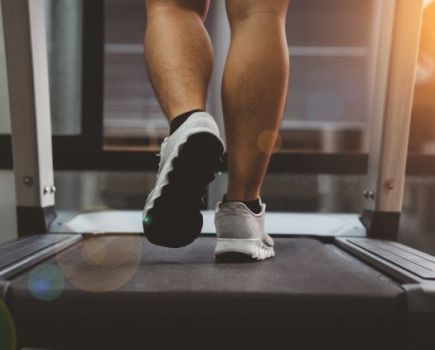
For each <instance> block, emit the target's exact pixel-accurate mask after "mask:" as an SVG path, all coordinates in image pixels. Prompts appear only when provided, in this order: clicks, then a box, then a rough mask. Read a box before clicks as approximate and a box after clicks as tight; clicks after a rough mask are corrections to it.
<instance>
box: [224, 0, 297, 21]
mask: <svg viewBox="0 0 435 350" xmlns="http://www.w3.org/2000/svg"><path fill="white" fill-rule="evenodd" d="M226 4H227V12H228V19H229V21H230V23H237V22H240V21H244V20H245V19H248V18H251V17H253V16H258V15H268V16H272V17H274V18H276V19H285V18H286V16H287V10H288V4H289V0H269V1H264V0H243V1H241V0H227V2H226Z"/></svg>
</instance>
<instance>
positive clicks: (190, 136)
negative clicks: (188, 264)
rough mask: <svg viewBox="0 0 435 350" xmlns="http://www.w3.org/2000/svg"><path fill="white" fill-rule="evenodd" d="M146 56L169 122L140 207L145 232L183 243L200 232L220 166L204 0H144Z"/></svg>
mask: <svg viewBox="0 0 435 350" xmlns="http://www.w3.org/2000/svg"><path fill="white" fill-rule="evenodd" d="M146 5H147V14H148V26H147V31H146V34H145V55H146V62H147V66H148V72H149V76H150V78H151V81H152V83H153V87H154V91H155V93H156V95H157V98H158V100H159V102H160V105H161V107H162V109H163V111H164V112H165V114H166V116H167V117H168V119H169V120H170V122H171V130H170V134H171V135H170V136H169V137H168V138H166V140H165V141H164V142H163V144H162V147H161V151H160V157H161V161H160V167H159V172H158V176H157V179H156V184H155V187H154V189H153V190H152V191H151V192H150V194H149V195H148V198H147V201H146V203H145V208H144V212H143V227H144V233H145V235H146V236H147V237H148V239H149V240H150V241H151V242H152V243H154V244H158V245H163V246H167V247H181V246H184V245H187V244H189V243H191V242H192V241H193V240H194V239H195V238H196V237H198V235H199V234H200V233H201V229H202V223H203V219H202V215H201V209H202V206H203V204H204V203H203V198H204V195H205V193H206V189H207V185H208V184H209V183H210V182H211V181H212V180H213V178H214V173H215V172H216V171H217V169H219V167H220V165H221V161H222V159H221V156H222V153H223V151H224V144H223V141H222V139H221V138H220V135H219V128H218V126H217V124H216V121H215V120H214V118H213V117H212V116H211V115H210V114H208V113H205V112H195V111H197V110H202V111H204V110H205V105H206V96H207V86H208V82H209V79H210V75H211V71H212V66H213V52H212V47H211V43H210V39H209V36H208V34H207V31H206V30H205V27H204V24H203V19H204V18H205V15H206V13H207V10H208V5H209V3H208V0H146Z"/></svg>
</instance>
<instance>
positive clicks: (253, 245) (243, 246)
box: [215, 202, 275, 261]
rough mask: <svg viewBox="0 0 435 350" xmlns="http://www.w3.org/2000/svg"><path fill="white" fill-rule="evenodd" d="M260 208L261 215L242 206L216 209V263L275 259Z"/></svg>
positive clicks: (225, 205)
mask: <svg viewBox="0 0 435 350" xmlns="http://www.w3.org/2000/svg"><path fill="white" fill-rule="evenodd" d="M261 206H262V210H261V213H259V214H254V213H253V212H252V211H251V210H249V208H248V207H247V206H246V205H245V204H244V203H242V202H225V203H222V202H219V203H218V204H217V205H216V210H215V226H216V236H217V242H216V249H215V258H216V260H218V261H244V260H265V259H268V258H272V257H274V256H275V251H274V248H273V247H274V242H273V239H272V237H270V236H269V235H268V234H266V233H265V230H264V219H265V216H266V204H264V203H261Z"/></svg>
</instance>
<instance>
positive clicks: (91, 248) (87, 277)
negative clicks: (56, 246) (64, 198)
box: [57, 235, 143, 293]
mask: <svg viewBox="0 0 435 350" xmlns="http://www.w3.org/2000/svg"><path fill="white" fill-rule="evenodd" d="M142 244H143V241H142V238H141V237H140V236H133V235H131V236H130V235H125V236H93V237H86V238H84V240H83V241H82V242H80V243H79V244H77V245H75V246H74V247H72V248H71V249H67V250H65V251H62V252H60V253H59V254H58V255H57V261H58V264H59V267H60V268H61V270H62V271H63V273H64V275H65V277H66V278H67V280H68V281H69V282H71V283H72V284H73V285H74V286H75V287H77V288H79V289H81V290H84V291H87V292H91V293H105V292H110V291H112V290H116V289H119V288H121V287H122V286H124V285H125V284H126V283H127V282H128V281H130V279H131V278H132V277H133V276H134V274H135V273H136V271H137V269H138V268H139V265H140V262H141V259H142V251H143V250H142Z"/></svg>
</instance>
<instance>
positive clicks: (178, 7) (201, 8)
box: [145, 0, 210, 21]
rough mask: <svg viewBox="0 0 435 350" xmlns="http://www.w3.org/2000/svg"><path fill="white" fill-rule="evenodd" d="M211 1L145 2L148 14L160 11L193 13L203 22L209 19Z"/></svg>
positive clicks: (169, 0) (168, 0)
mask: <svg viewBox="0 0 435 350" xmlns="http://www.w3.org/2000/svg"><path fill="white" fill-rule="evenodd" d="M209 3H210V0H145V5H146V9H147V12H148V13H156V12H159V11H182V12H186V11H187V12H193V13H195V14H197V15H198V16H199V17H200V18H201V19H202V20H203V21H205V19H206V18H207V13H208V8H209Z"/></svg>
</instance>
